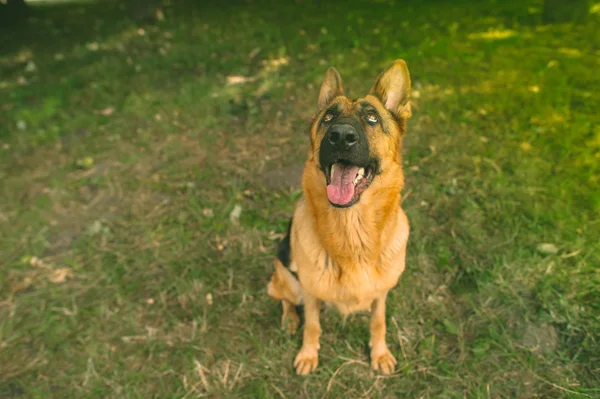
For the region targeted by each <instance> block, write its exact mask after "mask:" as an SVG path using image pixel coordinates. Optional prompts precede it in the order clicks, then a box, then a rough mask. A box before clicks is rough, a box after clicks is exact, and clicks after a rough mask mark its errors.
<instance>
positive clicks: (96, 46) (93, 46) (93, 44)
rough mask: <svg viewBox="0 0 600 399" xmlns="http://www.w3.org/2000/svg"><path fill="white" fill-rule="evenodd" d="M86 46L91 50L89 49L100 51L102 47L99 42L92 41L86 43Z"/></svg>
mask: <svg viewBox="0 0 600 399" xmlns="http://www.w3.org/2000/svg"><path fill="white" fill-rule="evenodd" d="M85 47H86V48H87V49H88V50H89V51H98V49H100V45H99V44H98V42H91V43H88V44H86V45H85Z"/></svg>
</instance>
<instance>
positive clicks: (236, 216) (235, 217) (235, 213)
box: [229, 205, 242, 224]
mask: <svg viewBox="0 0 600 399" xmlns="http://www.w3.org/2000/svg"><path fill="white" fill-rule="evenodd" d="M241 215H242V207H241V206H240V205H236V206H234V207H233V210H232V211H231V213H230V214H229V221H230V222H231V223H232V224H239V222H240V216H241Z"/></svg>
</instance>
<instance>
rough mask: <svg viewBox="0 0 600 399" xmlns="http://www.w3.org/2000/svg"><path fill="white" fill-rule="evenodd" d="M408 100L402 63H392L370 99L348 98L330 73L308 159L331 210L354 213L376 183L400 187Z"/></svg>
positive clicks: (333, 71) (323, 88)
mask: <svg viewBox="0 0 600 399" xmlns="http://www.w3.org/2000/svg"><path fill="white" fill-rule="evenodd" d="M409 98H410V76H409V74H408V68H407V66H406V63H405V62H404V61H403V60H397V61H396V62H394V63H393V64H392V65H391V66H390V67H389V68H388V69H386V70H385V71H384V72H383V73H382V74H381V75H380V76H379V78H378V79H377V81H376V82H375V85H374V86H373V88H372V89H371V91H370V92H369V94H367V95H366V96H364V97H361V98H359V99H357V100H352V99H350V98H348V97H346V96H345V95H344V89H343V88H342V79H341V77H340V74H339V73H338V72H337V70H336V69H335V68H333V67H331V68H329V70H328V71H327V74H326V76H325V80H324V81H323V84H322V85H321V91H320V93H319V103H318V106H319V112H318V114H317V115H316V117H315V119H314V120H313V123H312V125H311V131H310V136H311V145H312V151H311V155H310V159H311V160H312V162H314V164H315V165H316V167H317V169H319V170H320V171H322V173H323V174H322V175H321V178H322V184H323V186H324V187H326V192H327V198H328V199H329V202H330V203H331V205H333V206H334V207H338V208H347V207H350V206H352V205H354V204H356V203H358V202H359V201H360V199H361V195H367V194H366V193H367V192H369V191H370V189H369V187H370V186H371V187H373V186H375V185H376V183H377V185H378V186H379V187H380V188H383V187H391V188H398V187H401V185H402V181H401V180H402V179H403V176H402V168H401V166H402V165H401V162H402V160H401V150H402V136H403V135H404V131H405V122H406V119H408V118H409V117H410V115H411V111H410V103H409ZM315 183H316V182H313V184H315ZM363 193H364V194H363Z"/></svg>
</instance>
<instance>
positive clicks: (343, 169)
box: [327, 163, 358, 205]
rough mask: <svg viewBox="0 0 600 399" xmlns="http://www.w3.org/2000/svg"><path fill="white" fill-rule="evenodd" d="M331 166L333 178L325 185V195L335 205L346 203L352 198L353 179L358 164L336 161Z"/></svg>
mask: <svg viewBox="0 0 600 399" xmlns="http://www.w3.org/2000/svg"><path fill="white" fill-rule="evenodd" d="M332 168H333V179H331V182H330V183H329V185H328V186H327V196H328V197H329V201H331V202H332V203H334V204H336V205H346V204H347V203H349V202H350V201H352V198H354V179H356V175H357V174H358V166H354V165H352V166H346V165H342V164H339V163H336V164H334V165H333V166H332Z"/></svg>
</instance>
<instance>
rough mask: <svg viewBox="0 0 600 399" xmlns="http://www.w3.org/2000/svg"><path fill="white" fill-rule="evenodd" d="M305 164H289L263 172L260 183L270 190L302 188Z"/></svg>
mask: <svg viewBox="0 0 600 399" xmlns="http://www.w3.org/2000/svg"><path fill="white" fill-rule="evenodd" d="M303 169H304V165H303V164H296V165H289V166H285V167H283V168H279V169H273V170H270V171H267V172H265V173H263V174H262V176H261V179H260V182H259V184H260V185H262V186H264V187H266V188H268V189H270V190H287V189H295V188H300V185H301V183H302V170H303Z"/></svg>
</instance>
